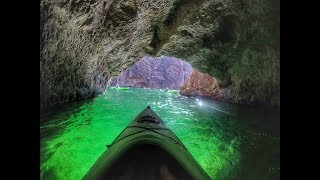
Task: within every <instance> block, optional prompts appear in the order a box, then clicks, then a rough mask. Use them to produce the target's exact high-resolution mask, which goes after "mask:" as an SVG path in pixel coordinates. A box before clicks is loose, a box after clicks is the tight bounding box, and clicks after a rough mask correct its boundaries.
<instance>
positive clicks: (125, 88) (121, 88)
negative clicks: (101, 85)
mask: <svg viewBox="0 0 320 180" xmlns="http://www.w3.org/2000/svg"><path fill="white" fill-rule="evenodd" d="M111 89H118V90H128V89H129V88H128V87H116V86H111Z"/></svg>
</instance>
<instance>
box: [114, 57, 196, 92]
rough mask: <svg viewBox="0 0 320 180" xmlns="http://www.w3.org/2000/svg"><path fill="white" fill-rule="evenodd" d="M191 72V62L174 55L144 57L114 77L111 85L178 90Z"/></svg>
mask: <svg viewBox="0 0 320 180" xmlns="http://www.w3.org/2000/svg"><path fill="white" fill-rule="evenodd" d="M191 72H192V67H191V65H190V64H189V63H187V62H185V61H183V60H180V59H177V58H174V57H166V56H161V57H158V58H153V57H143V58H142V59H140V60H139V61H138V62H136V63H135V64H133V65H132V66H131V67H130V68H129V69H127V70H126V71H124V72H123V73H122V74H121V75H120V76H117V77H114V78H112V79H111V83H110V85H111V86H129V87H143V88H144V87H145V88H155V89H175V90H178V89H180V87H181V86H182V85H184V84H185V83H186V82H187V80H188V79H189V77H190V75H191Z"/></svg>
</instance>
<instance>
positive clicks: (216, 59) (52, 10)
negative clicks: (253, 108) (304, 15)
mask: <svg viewBox="0 0 320 180" xmlns="http://www.w3.org/2000/svg"><path fill="white" fill-rule="evenodd" d="M279 7H280V5H279V1H276V0H272V1H269V0H226V1H224V0H223V1H216V0H150V1H146V0H101V1H97V0H43V1H41V4H40V24H41V25H40V106H41V107H48V106H51V105H54V104H58V103H65V102H69V101H72V100H75V99H81V98H87V97H92V96H94V95H96V94H98V93H100V92H102V91H104V89H105V87H106V85H107V82H108V80H109V79H110V78H111V77H113V76H118V75H119V74H121V73H122V72H124V71H125V70H126V69H128V68H129V67H130V66H131V65H133V64H134V63H135V62H137V61H138V60H140V59H141V58H142V57H144V56H161V55H164V56H169V57H176V58H179V59H183V60H185V61H187V62H189V63H190V64H191V65H192V67H193V68H194V69H197V70H199V71H200V72H203V73H207V74H209V75H210V76H213V77H215V78H216V80H217V81H218V83H219V85H220V86H221V87H223V88H225V89H226V90H227V91H225V93H224V94H225V95H226V96H227V97H228V101H230V102H236V103H266V104H273V105H276V106H279V105H280V85H279V82H280V63H279V62H280V8H279Z"/></svg>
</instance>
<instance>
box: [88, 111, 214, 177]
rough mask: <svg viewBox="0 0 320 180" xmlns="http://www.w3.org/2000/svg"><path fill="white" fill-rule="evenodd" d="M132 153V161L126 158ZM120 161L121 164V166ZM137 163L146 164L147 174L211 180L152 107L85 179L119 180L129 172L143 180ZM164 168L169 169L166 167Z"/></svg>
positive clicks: (129, 126) (115, 141)
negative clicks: (167, 173)
mask: <svg viewBox="0 0 320 180" xmlns="http://www.w3.org/2000/svg"><path fill="white" fill-rule="evenodd" d="M151 152H153V153H154V155H153V154H152V153H151ZM130 153H131V156H133V157H132V158H131V159H130V158H129V159H128V158H123V157H126V156H130ZM139 153H140V154H139ZM135 156H137V157H135ZM145 158H147V159H145ZM148 158H149V159H150V160H149V159H148ZM121 161H122V164H121V163H118V162H121ZM136 162H138V163H140V164H143V166H144V167H143V169H145V172H144V173H147V172H152V171H154V172H155V173H154V174H155V176H161V175H162V174H161V172H162V173H166V171H168V172H173V173H171V174H173V176H175V177H176V179H210V177H209V176H208V175H207V173H206V172H205V171H204V170H203V169H202V167H201V166H200V165H199V164H198V163H197V162H196V160H195V159H194V158H193V157H192V155H191V154H190V153H189V151H188V150H187V148H186V147H185V146H184V145H183V144H182V142H181V141H180V140H179V139H178V137H176V136H175V134H174V133H173V132H172V131H171V130H170V129H168V128H167V127H166V125H165V124H164V122H163V121H162V119H161V118H160V117H159V116H158V115H157V114H156V113H154V112H153V111H152V110H151V108H150V107H148V108H146V109H145V110H144V111H142V112H141V113H140V114H139V115H138V116H137V117H136V118H135V119H134V120H133V121H132V122H131V123H130V124H129V125H128V126H127V127H126V128H125V129H124V130H123V131H122V132H121V133H120V135H119V136H118V137H117V138H116V139H115V140H114V141H113V143H112V144H111V145H110V146H109V149H108V150H106V151H105V152H104V153H103V154H102V155H101V156H100V157H99V159H98V160H97V161H96V163H95V164H94V165H93V166H92V167H91V168H90V170H89V171H88V172H87V174H86V175H85V176H84V178H83V179H105V178H107V177H108V178H109V179H118V178H116V176H118V177H120V175H119V172H120V174H121V172H123V173H124V174H126V173H127V172H130V173H131V174H132V175H133V176H134V177H136V178H133V179H141V178H142V177H139V178H138V177H137V176H136V175H137V174H138V176H139V173H140V176H141V168H140V169H139V168H137V166H140V165H139V164H137V163H136ZM146 164H149V165H146ZM163 165H165V167H166V168H163V167H164V166H163ZM130 166H134V167H130ZM130 168H131V171H130ZM152 168H154V169H152ZM161 168H162V169H161ZM116 171H119V172H116ZM130 173H129V174H130ZM157 173H158V174H157ZM127 174H128V173H127ZM134 174H135V175H134ZM144 177H145V178H142V179H150V177H147V175H146V174H144ZM156 179H157V178H156Z"/></svg>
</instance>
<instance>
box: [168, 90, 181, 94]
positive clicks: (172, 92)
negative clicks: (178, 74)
mask: <svg viewBox="0 0 320 180" xmlns="http://www.w3.org/2000/svg"><path fill="white" fill-rule="evenodd" d="M168 93H170V94H179V91H178V90H170V91H168Z"/></svg>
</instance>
